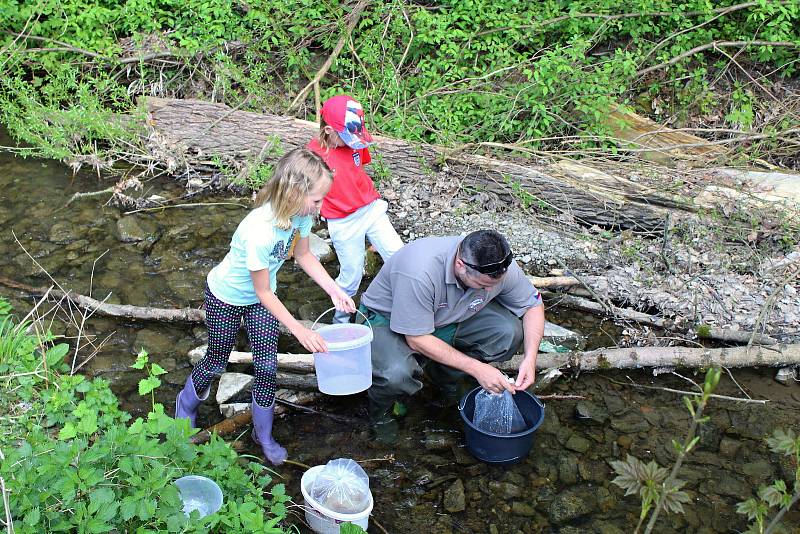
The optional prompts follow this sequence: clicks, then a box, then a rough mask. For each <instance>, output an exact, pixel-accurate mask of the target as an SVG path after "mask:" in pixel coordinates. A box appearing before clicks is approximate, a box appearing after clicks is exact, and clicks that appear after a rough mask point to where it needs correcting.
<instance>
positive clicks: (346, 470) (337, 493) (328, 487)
mask: <svg viewBox="0 0 800 534" xmlns="http://www.w3.org/2000/svg"><path fill="white" fill-rule="evenodd" d="M310 493H311V497H313V498H314V500H315V501H317V502H318V503H319V504H321V505H322V506H324V507H325V508H327V509H328V510H331V511H332V512H337V513H340V514H358V513H360V512H363V511H364V510H366V509H367V506H369V477H368V476H367V473H366V472H365V471H364V469H362V467H361V466H360V465H358V464H357V463H356V462H354V461H353V460H350V459H349V458H337V459H336V460H331V461H330V462H328V463H327V464H325V467H324V468H323V469H322V471H320V472H319V475H317V478H316V479H314V482H313V483H312V484H311V492H310Z"/></svg>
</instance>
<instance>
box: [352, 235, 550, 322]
mask: <svg viewBox="0 0 800 534" xmlns="http://www.w3.org/2000/svg"><path fill="white" fill-rule="evenodd" d="M462 239H463V238H462V237H458V236H453V237H426V238H423V239H418V240H416V241H412V242H411V243H409V244H407V245H406V246H404V247H403V248H401V249H400V250H399V251H397V252H396V253H395V254H394V255H393V256H392V257H391V258H390V259H389V261H388V262H387V263H386V265H384V266H383V268H382V269H381V270H380V272H379V273H378V276H376V277H375V280H373V281H372V283H371V284H370V285H369V287H368V288H367V291H366V292H365V293H364V294H363V295H362V297H361V303H362V304H364V305H365V306H366V307H368V308H370V309H372V310H374V311H376V312H378V313H380V314H382V315H384V316H386V317H387V318H389V328H391V330H392V331H393V332H397V333H398V334H405V335H411V336H421V335H425V334H430V333H432V332H433V331H434V329H436V328H440V327H442V326H447V325H450V324H453V323H460V322H462V321H464V320H466V319H469V318H470V317H472V316H473V315H475V314H476V313H478V312H479V311H480V310H481V309H482V308H483V307H484V306H486V304H488V303H489V302H490V301H492V300H494V299H497V301H498V302H499V303H500V304H501V305H503V306H504V307H505V308H508V309H509V310H510V311H511V312H512V313H514V314H515V315H516V316H517V317H522V316H523V315H524V314H525V312H526V311H528V310H529V309H530V308H533V307H535V306H541V304H542V299H541V297H540V296H539V292H538V291H537V290H536V288H535V287H533V284H531V282H530V281H529V280H528V279H527V278H526V277H525V274H524V273H523V272H522V269H520V267H519V265H517V263H516V262H511V265H510V266H509V268H508V271H507V272H506V274H505V275H504V276H503V278H502V281H501V282H500V283H499V284H497V285H496V286H494V287H492V288H490V289H488V290H486V289H472V288H469V287H463V286H462V285H461V284H460V283H459V282H458V279H457V278H456V274H455V271H454V263H455V258H456V253H457V252H458V245H459V243H461V240H462Z"/></svg>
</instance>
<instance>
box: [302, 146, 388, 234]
mask: <svg viewBox="0 0 800 534" xmlns="http://www.w3.org/2000/svg"><path fill="white" fill-rule="evenodd" d="M307 148H308V149H309V150H312V151H314V152H316V153H317V154H319V155H320V157H322V159H324V160H325V163H327V164H328V167H330V168H331V170H332V171H333V185H331V190H330V191H329V192H328V194H327V195H325V198H324V199H323V200H322V209H321V210H320V211H319V212H320V215H322V216H323V217H325V218H326V219H341V218H342V217H347V216H348V215H350V214H351V213H353V212H354V211H356V210H357V209H359V208H363V207H364V206H366V205H367V204H369V203H370V202H372V201H373V200H376V199H378V198H380V197H381V196H380V195H379V194H378V191H377V190H376V189H375V185H374V184H373V183H372V178H370V177H369V176H368V175H367V173H366V172H364V165H366V164H367V163H369V162H370V161H372V158H371V157H370V155H369V149H366V148H362V149H360V150H353V149H352V148H350V147H348V146H342V147H337V148H331V149H330V150H327V149H324V148H322V147H321V146H320V144H319V141H318V140H317V139H314V140H313V141H311V142H310V143H309V144H308V147H307Z"/></svg>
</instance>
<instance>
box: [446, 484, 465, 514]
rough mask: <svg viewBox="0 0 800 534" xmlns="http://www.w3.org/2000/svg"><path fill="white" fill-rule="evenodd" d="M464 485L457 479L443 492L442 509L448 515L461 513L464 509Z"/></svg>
mask: <svg viewBox="0 0 800 534" xmlns="http://www.w3.org/2000/svg"><path fill="white" fill-rule="evenodd" d="M466 507H467V505H466V497H465V496H464V483H463V482H462V481H461V479H460V478H459V479H458V480H456V481H455V482H453V483H452V484H451V485H450V487H448V488H447V489H446V490H445V491H444V509H445V510H446V511H448V512H450V513H455V512H463V511H464V510H465V509H466Z"/></svg>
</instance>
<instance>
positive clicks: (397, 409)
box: [392, 401, 408, 417]
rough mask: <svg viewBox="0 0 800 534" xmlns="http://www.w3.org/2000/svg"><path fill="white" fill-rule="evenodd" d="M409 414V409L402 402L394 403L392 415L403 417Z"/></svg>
mask: <svg viewBox="0 0 800 534" xmlns="http://www.w3.org/2000/svg"><path fill="white" fill-rule="evenodd" d="M407 413H408V407H407V406H406V405H405V404H403V403H402V402H400V401H394V404H393V405H392V414H393V415H394V416H396V417H403V416H405V415H406V414H407Z"/></svg>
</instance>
